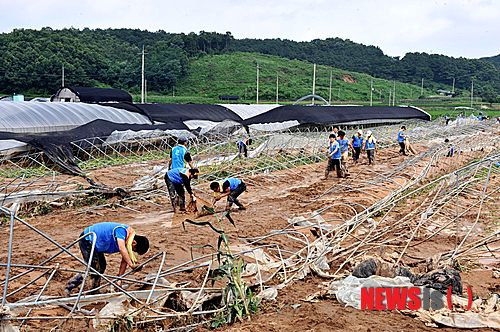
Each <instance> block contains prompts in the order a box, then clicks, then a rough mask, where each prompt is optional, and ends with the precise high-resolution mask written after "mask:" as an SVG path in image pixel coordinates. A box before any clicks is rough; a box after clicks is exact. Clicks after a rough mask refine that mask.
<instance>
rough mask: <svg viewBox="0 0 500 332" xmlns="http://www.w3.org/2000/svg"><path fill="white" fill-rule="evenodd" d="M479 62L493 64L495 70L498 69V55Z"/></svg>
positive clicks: (499, 58)
mask: <svg viewBox="0 0 500 332" xmlns="http://www.w3.org/2000/svg"><path fill="white" fill-rule="evenodd" d="M481 60H484V61H488V62H490V63H492V64H494V65H495V66H496V67H497V68H500V54H499V55H495V56H490V57H487V58H481Z"/></svg>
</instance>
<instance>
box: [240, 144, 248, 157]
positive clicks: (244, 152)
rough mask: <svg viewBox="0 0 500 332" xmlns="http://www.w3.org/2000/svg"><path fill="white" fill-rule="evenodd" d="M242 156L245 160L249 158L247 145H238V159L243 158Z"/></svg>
mask: <svg viewBox="0 0 500 332" xmlns="http://www.w3.org/2000/svg"><path fill="white" fill-rule="evenodd" d="M241 155H244V156H245V158H247V157H248V150H247V146H246V145H238V157H241Z"/></svg>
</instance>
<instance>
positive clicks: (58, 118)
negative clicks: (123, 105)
mask: <svg viewBox="0 0 500 332" xmlns="http://www.w3.org/2000/svg"><path fill="white" fill-rule="evenodd" d="M98 119H100V120H107V121H110V122H115V123H130V124H151V121H150V120H149V118H148V117H147V116H145V115H143V114H140V113H134V112H129V111H126V110H122V109H118V108H113V107H108V106H100V105H95V104H85V103H51V102H46V103H30V102H9V101H5V102H2V103H0V131H4V132H12V133H44V132H52V131H65V130H70V129H73V128H76V127H78V126H81V125H84V124H87V123H89V122H92V121H94V120H98Z"/></svg>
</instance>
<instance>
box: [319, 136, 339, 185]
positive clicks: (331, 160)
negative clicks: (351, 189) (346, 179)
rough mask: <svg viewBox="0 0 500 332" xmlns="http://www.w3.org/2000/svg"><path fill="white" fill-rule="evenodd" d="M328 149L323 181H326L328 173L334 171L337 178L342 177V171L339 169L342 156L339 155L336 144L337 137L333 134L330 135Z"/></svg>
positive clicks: (337, 143)
mask: <svg viewBox="0 0 500 332" xmlns="http://www.w3.org/2000/svg"><path fill="white" fill-rule="evenodd" d="M329 139H330V147H329V148H328V164H327V166H326V170H325V177H324V178H323V180H326V179H328V174H330V171H333V170H336V171H337V177H338V178H341V177H342V169H341V159H342V155H341V153H340V144H339V142H337V137H336V136H335V134H330V136H329Z"/></svg>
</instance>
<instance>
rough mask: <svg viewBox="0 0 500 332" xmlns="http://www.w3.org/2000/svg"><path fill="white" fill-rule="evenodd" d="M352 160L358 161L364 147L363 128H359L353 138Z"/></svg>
mask: <svg viewBox="0 0 500 332" xmlns="http://www.w3.org/2000/svg"><path fill="white" fill-rule="evenodd" d="M351 148H352V160H353V161H354V162H355V163H357V162H358V160H359V156H360V155H361V149H362V148H363V130H361V129H359V130H358V132H357V133H356V135H353V136H352V140H351Z"/></svg>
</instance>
